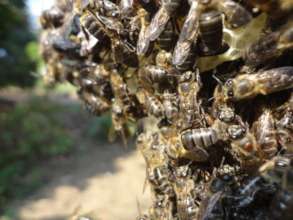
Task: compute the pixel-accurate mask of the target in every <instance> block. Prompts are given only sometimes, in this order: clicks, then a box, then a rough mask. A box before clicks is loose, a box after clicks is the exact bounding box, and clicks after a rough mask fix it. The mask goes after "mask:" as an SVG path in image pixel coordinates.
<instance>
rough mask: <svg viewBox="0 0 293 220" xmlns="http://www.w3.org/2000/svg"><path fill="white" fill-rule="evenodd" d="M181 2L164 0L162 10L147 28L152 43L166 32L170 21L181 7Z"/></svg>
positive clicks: (178, 0)
mask: <svg viewBox="0 0 293 220" xmlns="http://www.w3.org/2000/svg"><path fill="white" fill-rule="evenodd" d="M180 3H181V0H163V1H162V5H161V8H160V9H159V10H158V11H157V13H156V14H155V16H154V17H153V19H152V21H151V23H150V25H149V26H148V28H147V31H146V34H147V38H148V39H149V40H150V41H154V40H156V39H157V38H158V37H159V36H160V34H161V33H162V32H163V31H164V29H165V27H166V25H167V23H168V21H169V20H170V18H171V17H172V16H173V15H174V12H175V11H176V9H177V8H178V6H179V5H180Z"/></svg>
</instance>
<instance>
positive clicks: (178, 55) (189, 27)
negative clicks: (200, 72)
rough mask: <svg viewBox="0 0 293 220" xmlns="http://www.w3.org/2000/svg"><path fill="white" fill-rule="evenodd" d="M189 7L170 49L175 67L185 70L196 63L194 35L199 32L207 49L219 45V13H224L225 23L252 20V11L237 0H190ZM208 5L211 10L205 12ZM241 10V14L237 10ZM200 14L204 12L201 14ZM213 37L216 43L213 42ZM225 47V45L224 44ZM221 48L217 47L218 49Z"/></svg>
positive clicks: (220, 18) (195, 38) (234, 25)
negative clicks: (173, 47)
mask: <svg viewBox="0 0 293 220" xmlns="http://www.w3.org/2000/svg"><path fill="white" fill-rule="evenodd" d="M189 3H190V9H189V12H188V15H187V16H186V19H185V22H184V24H183V27H182V29H181V32H180V35H179V39H178V41H177V44H176V46H175V49H174V52H173V58H172V63H173V65H175V66H176V67H178V68H180V69H183V70H185V71H186V70H188V69H189V68H192V67H193V65H194V64H195V56H196V54H195V53H196V51H195V44H196V42H197V38H198V36H199V34H200V30H201V32H202V33H201V35H202V37H203V40H204V41H205V44H206V43H208V44H207V45H205V46H207V47H206V48H204V49H205V50H207V49H209V50H208V51H207V52H210V53H211V52H212V49H213V48H209V46H212V47H215V46H216V45H217V46H219V47H218V48H216V49H219V48H220V46H221V47H222V46H223V45H222V33H223V21H222V13H224V14H225V15H226V18H227V20H228V23H229V24H231V26H233V27H239V26H242V25H244V24H246V23H248V21H250V20H251V18H252V17H251V15H250V14H249V13H248V12H247V11H246V10H245V9H244V8H243V7H242V6H241V5H240V4H238V3H236V2H234V1H230V0H221V1H192V0H191V1H189ZM210 9H216V10H218V11H220V12H221V13H220V12H216V11H215V10H211V12H205V11H207V10H210ZM239 13H240V14H239ZM202 14H203V15H202ZM211 18H213V21H214V22H211V21H210V19H211ZM209 30H212V32H213V33H214V34H213V35H212V34H211V33H209ZM214 41H216V42H217V43H214ZM223 49H224V47H223ZM219 51H220V50H218V52H219Z"/></svg>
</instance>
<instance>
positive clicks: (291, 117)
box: [276, 110, 293, 152]
mask: <svg viewBox="0 0 293 220" xmlns="http://www.w3.org/2000/svg"><path fill="white" fill-rule="evenodd" d="M276 127H277V136H278V141H279V143H280V144H281V146H282V147H283V148H284V149H286V150H287V151H288V152H292V151H293V111H292V110H291V111H287V112H286V113H285V114H284V116H283V117H282V118H281V119H280V120H278V121H277V122H276Z"/></svg>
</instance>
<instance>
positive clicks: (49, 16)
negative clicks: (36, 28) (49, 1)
mask: <svg viewBox="0 0 293 220" xmlns="http://www.w3.org/2000/svg"><path fill="white" fill-rule="evenodd" d="M64 15H65V14H64V12H63V11H62V10H61V9H60V8H58V7H56V6H53V7H52V8H50V9H47V10H45V11H43V12H42V14H41V17H40V23H41V25H42V28H43V29H48V28H58V27H61V26H62V25H63V23H64Z"/></svg>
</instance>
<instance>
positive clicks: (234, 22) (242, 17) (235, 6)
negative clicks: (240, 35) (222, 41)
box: [218, 0, 252, 28]
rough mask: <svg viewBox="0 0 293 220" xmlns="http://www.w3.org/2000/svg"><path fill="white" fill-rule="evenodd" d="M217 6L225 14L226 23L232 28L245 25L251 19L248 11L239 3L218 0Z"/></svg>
mask: <svg viewBox="0 0 293 220" xmlns="http://www.w3.org/2000/svg"><path fill="white" fill-rule="evenodd" d="M218 8H219V10H220V11H222V12H223V13H224V14H225V16H226V18H227V20H228V23H229V24H230V25H231V26H232V27H233V28H238V27H240V26H242V25H245V24H247V23H248V22H249V21H250V20H251V19H252V15H251V14H250V12H249V11H247V10H246V9H245V8H244V7H243V6H242V5H241V4H239V3H237V2H234V1H231V0H224V1H218Z"/></svg>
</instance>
